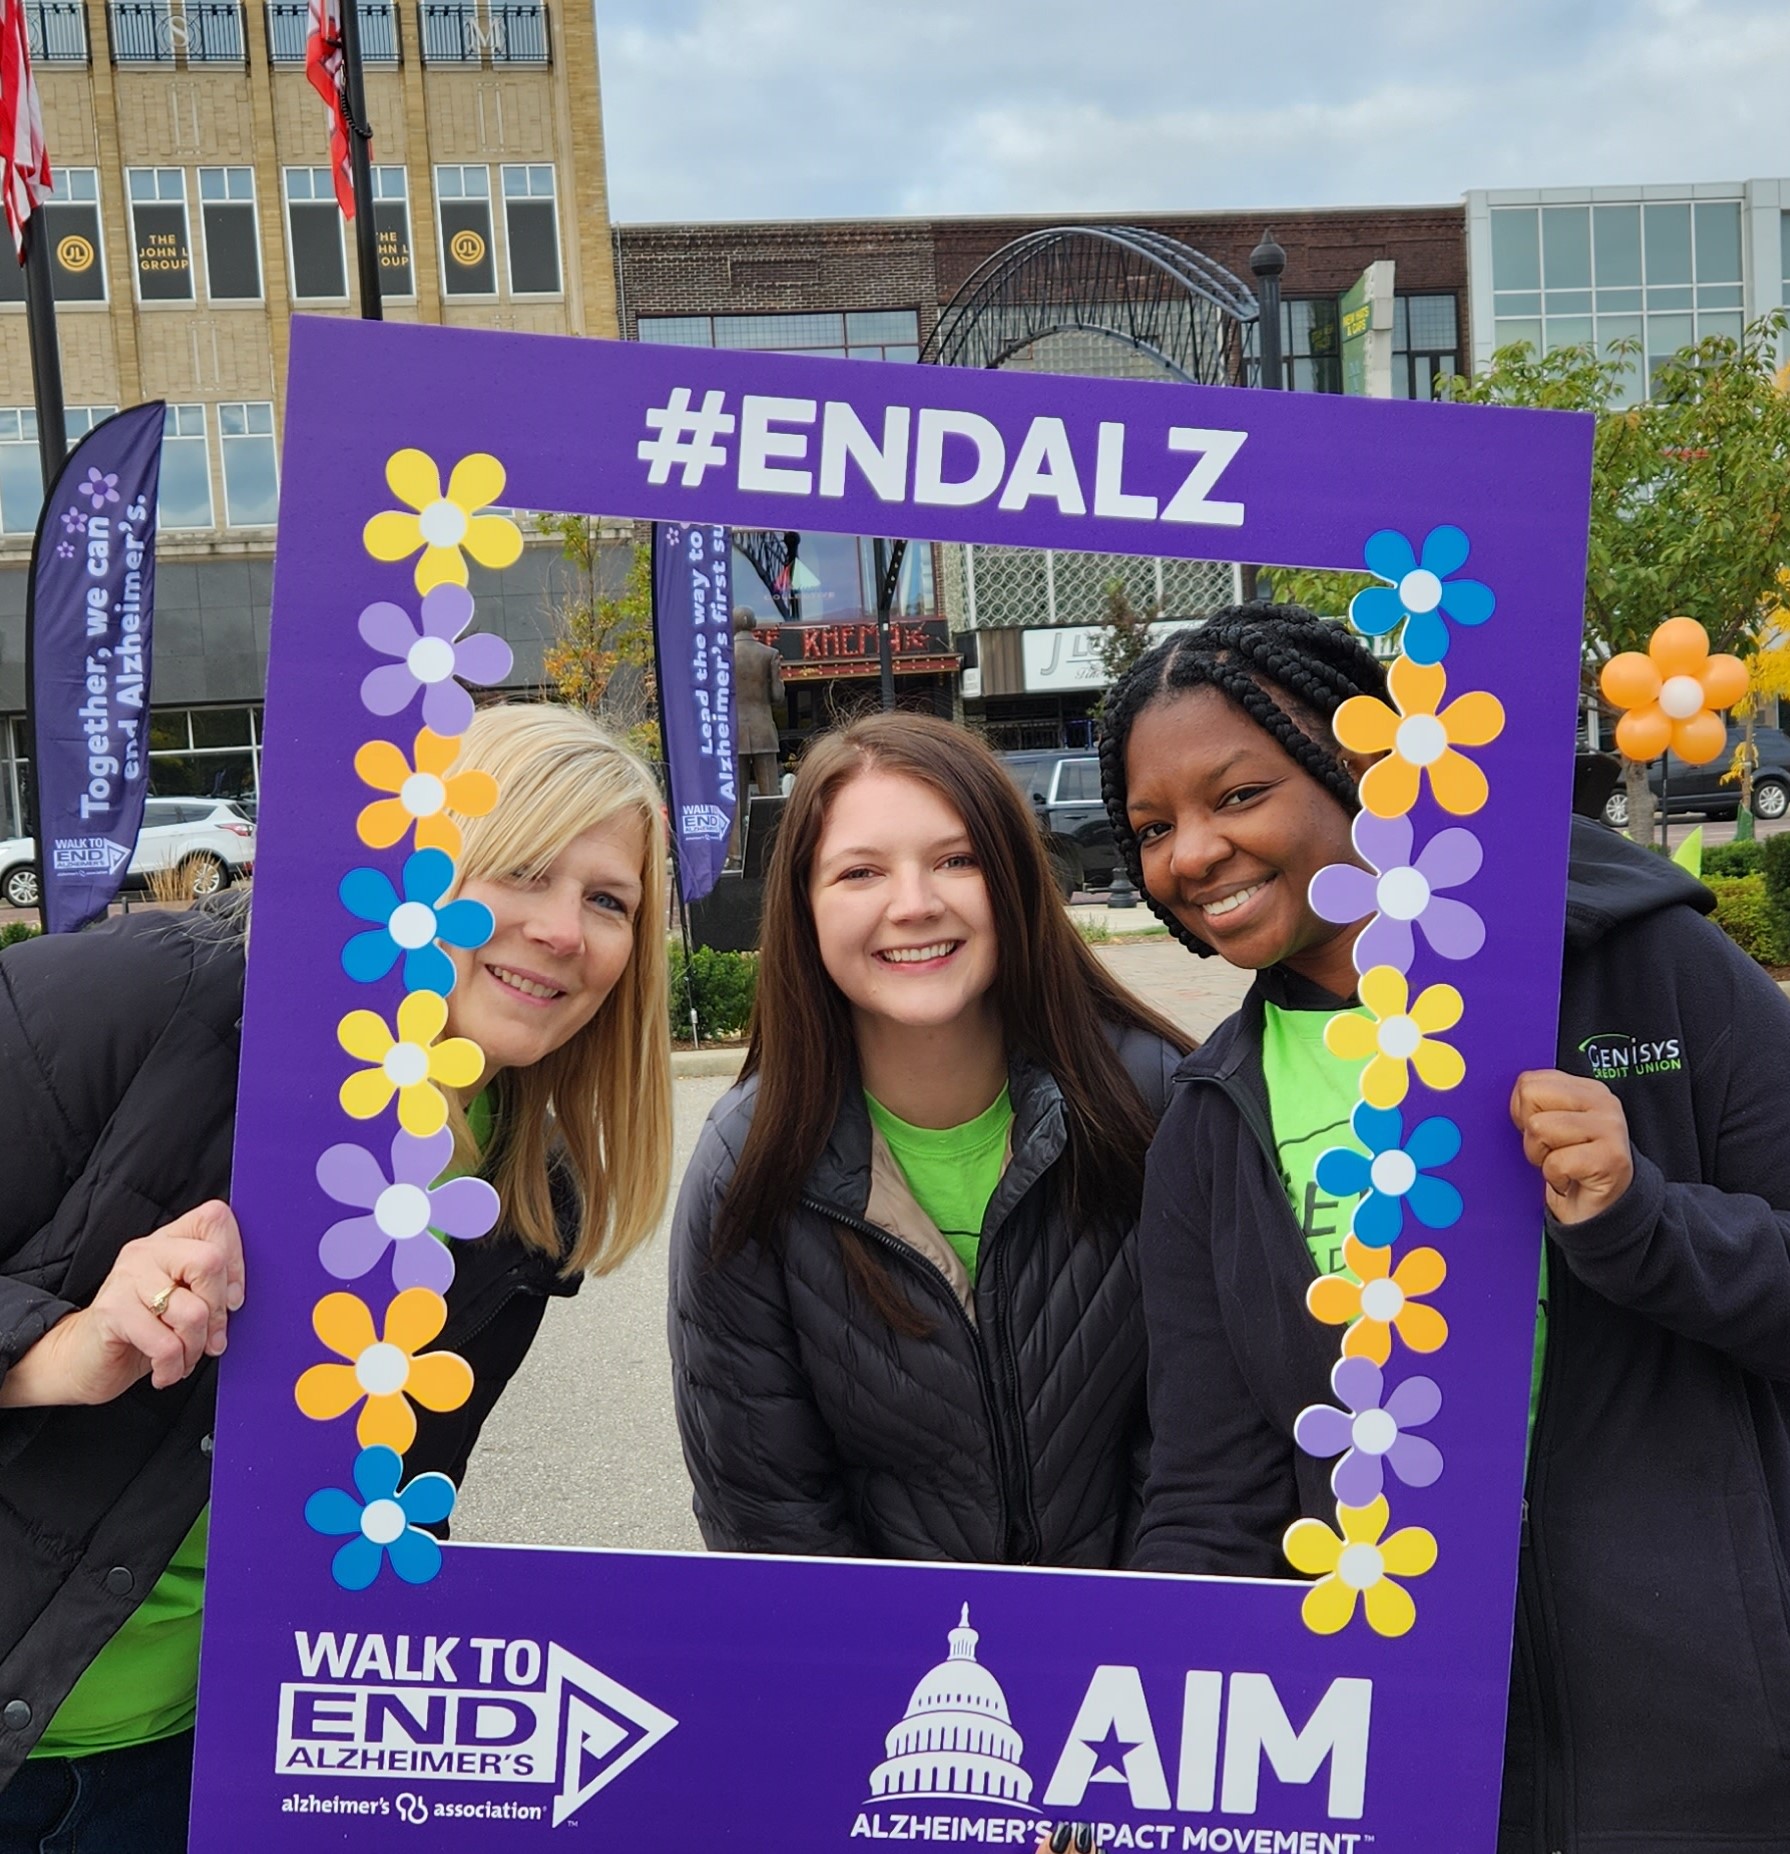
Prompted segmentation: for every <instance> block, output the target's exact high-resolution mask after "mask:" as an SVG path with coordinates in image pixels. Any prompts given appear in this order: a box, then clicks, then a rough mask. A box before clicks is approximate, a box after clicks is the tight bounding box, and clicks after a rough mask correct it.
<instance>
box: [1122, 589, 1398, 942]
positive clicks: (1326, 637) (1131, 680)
mask: <svg viewBox="0 0 1790 1854" xmlns="http://www.w3.org/2000/svg"><path fill="white" fill-rule="evenodd" d="M1201 688H1206V689H1216V690H1218V692H1219V693H1220V694H1221V695H1223V696H1224V697H1225V698H1226V699H1227V700H1228V701H1230V702H1232V703H1234V704H1235V705H1236V706H1237V707H1238V708H1240V709H1242V711H1243V712H1244V713H1245V714H1246V715H1248V716H1249V718H1250V719H1251V720H1252V721H1254V722H1255V723H1256V725H1257V726H1258V727H1260V728H1262V729H1263V730H1264V731H1265V732H1266V733H1268V734H1269V735H1270V736H1271V737H1272V738H1273V739H1274V740H1275V741H1277V742H1278V743H1279V744H1280V745H1281V746H1282V747H1283V748H1285V749H1286V752H1287V753H1288V755H1289V756H1290V757H1291V758H1292V759H1293V760H1295V761H1296V762H1297V763H1298V764H1299V765H1300V766H1302V767H1303V768H1304V769H1305V770H1306V771H1307V772H1308V773H1310V774H1311V776H1312V777H1313V778H1314V779H1316V780H1317V782H1318V783H1319V784H1320V785H1321V786H1323V787H1324V789H1325V790H1326V791H1327V792H1329V793H1330V794H1331V796H1332V797H1333V798H1335V799H1336V801H1337V803H1338V804H1340V805H1341V806H1342V807H1343V809H1344V810H1345V811H1347V812H1348V813H1349V814H1350V816H1353V815H1354V814H1355V813H1356V812H1357V811H1359V810H1360V809H1361V800H1360V798H1359V796H1358V795H1357V793H1356V790H1355V779H1354V775H1353V774H1351V773H1350V771H1349V769H1348V767H1347V766H1345V765H1344V764H1343V762H1342V759H1341V757H1340V756H1339V755H1338V753H1337V751H1336V749H1335V748H1334V747H1333V746H1331V745H1329V744H1327V743H1326V742H1325V741H1324V740H1321V739H1319V738H1318V737H1317V736H1316V735H1315V734H1314V733H1313V732H1312V726H1311V724H1312V723H1313V722H1316V723H1317V724H1318V725H1319V726H1320V727H1322V728H1325V729H1327V728H1328V725H1329V721H1330V717H1331V716H1332V715H1334V714H1335V713H1336V711H1337V709H1338V708H1340V707H1341V706H1342V704H1343V703H1344V702H1345V701H1347V700H1348V699H1349V697H1350V696H1352V695H1377V696H1381V697H1384V696H1385V693H1386V671H1385V669H1384V667H1383V666H1382V665H1381V664H1380V663H1379V661H1378V660H1377V659H1376V658H1375V657H1374V656H1373V655H1372V654H1371V653H1370V652H1369V651H1368V650H1367V649H1366V648H1365V647H1364V646H1363V645H1362V644H1361V643H1360V642H1358V641H1357V639H1356V638H1355V637H1354V636H1352V635H1351V634H1350V632H1348V631H1347V630H1346V629H1345V628H1344V627H1343V626H1341V625H1339V624H1331V623H1328V622H1326V621H1325V620H1324V619H1322V618H1319V617H1316V616H1315V615H1314V614H1313V613H1311V612H1308V611H1307V610H1306V609H1305V607H1304V606H1302V605H1270V604H1268V603H1266V602H1265V601H1261V600H1257V601H1255V602H1253V603H1251V604H1248V605H1230V606H1226V607H1225V608H1224V610H1222V611H1220V612H1216V613H1214V614H1213V616H1212V617H1210V618H1209V619H1207V620H1206V622H1205V623H1204V624H1202V625H1198V626H1193V627H1190V628H1189V629H1187V630H1185V631H1177V632H1175V633H1174V635H1173V636H1171V637H1169V638H1167V639H1165V640H1164V641H1163V642H1162V643H1160V644H1158V645H1156V647H1155V648H1154V649H1152V650H1150V651H1149V652H1147V653H1146V654H1145V655H1144V656H1142V657H1140V658H1139V659H1138V660H1137V662H1136V663H1134V664H1133V665H1132V666H1131V668H1130V669H1128V670H1127V671H1126V672H1125V674H1124V675H1123V676H1121V677H1120V678H1119V680H1118V681H1117V682H1116V683H1114V684H1113V686H1112V688H1111V689H1110V690H1109V691H1108V692H1107V697H1106V704H1105V707H1104V709H1103V711H1102V716H1101V722H1100V795H1101V797H1102V798H1103V799H1104V800H1105V801H1106V813H1107V816H1108V817H1109V818H1111V819H1112V826H1113V836H1114V838H1115V839H1116V840H1117V842H1118V847H1119V854H1120V855H1121V856H1122V857H1123V858H1124V859H1125V870H1126V873H1127V874H1128V875H1129V876H1130V877H1131V880H1132V882H1133V884H1134V885H1135V886H1136V888H1137V891H1138V893H1139V894H1140V895H1142V896H1143V898H1144V900H1145V902H1146V903H1147V904H1148V906H1149V908H1150V911H1151V912H1152V913H1153V914H1154V915H1155V916H1156V917H1157V919H1158V920H1160V921H1161V922H1162V923H1163V925H1164V926H1166V927H1167V928H1168V930H1169V932H1170V933H1171V934H1173V935H1174V937H1175V938H1176V939H1177V940H1179V941H1180V942H1181V944H1182V945H1183V946H1185V947H1187V948H1189V949H1190V950H1191V951H1193V952H1196V953H1198V954H1199V955H1200V957H1201V958H1205V957H1207V956H1208V955H1209V954H1210V953H1211V952H1212V948H1211V947H1209V946H1208V945H1207V944H1206V943H1205V941H1203V940H1201V939H1200V938H1199V937H1198V936H1197V935H1196V934H1193V933H1191V932H1189V931H1188V929H1187V928H1185V927H1184V926H1182V924H1181V923H1180V922H1179V921H1178V920H1177V919H1176V918H1175V917H1174V915H1173V914H1172V913H1170V912H1169V910H1168V909H1166V908H1164V907H1162V906H1161V905H1160V904H1159V903H1158V902H1157V901H1156V900H1155V898H1154V897H1153V896H1152V895H1151V894H1150V892H1149V890H1148V889H1147V888H1146V887H1145V886H1144V874H1143V866H1142V863H1141V861H1140V859H1139V857H1138V850H1137V837H1136V834H1135V833H1134V832H1133V831H1132V828H1131V820H1130V817H1129V815H1128V812H1127V809H1126V787H1125V747H1126V743H1127V742H1128V741H1129V739H1130V737H1131V728H1132V724H1133V723H1134V722H1135V721H1136V720H1137V717H1138V716H1139V715H1140V714H1142V713H1143V711H1144V710H1145V709H1146V708H1148V707H1149V706H1150V704H1151V703H1152V702H1154V701H1156V700H1158V699H1159V698H1161V697H1164V696H1169V695H1179V694H1182V693H1184V692H1185V691H1187V690H1190V689H1201ZM1295 711H1302V712H1303V714H1304V715H1305V716H1306V717H1308V719H1307V720H1306V722H1305V724H1304V725H1301V720H1300V713H1299V712H1295Z"/></svg>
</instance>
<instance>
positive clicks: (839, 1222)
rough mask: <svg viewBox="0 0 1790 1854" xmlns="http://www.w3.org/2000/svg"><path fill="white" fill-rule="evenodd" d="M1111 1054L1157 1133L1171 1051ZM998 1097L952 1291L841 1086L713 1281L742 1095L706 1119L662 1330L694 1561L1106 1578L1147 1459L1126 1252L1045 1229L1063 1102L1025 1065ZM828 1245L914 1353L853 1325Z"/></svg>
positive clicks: (744, 1090) (872, 1320) (1133, 1271)
mask: <svg viewBox="0 0 1790 1854" xmlns="http://www.w3.org/2000/svg"><path fill="white" fill-rule="evenodd" d="M1115 1037H1116V1040H1117V1042H1118V1047H1119V1051H1120V1055H1121V1057H1122V1058H1123V1060H1124V1062H1125V1065H1126V1068H1127V1069H1128V1071H1129V1072H1130V1074H1131V1077H1132V1079H1133V1080H1134V1081H1135V1083H1136V1084H1137V1087H1138V1090H1139V1092H1140V1093H1141V1094H1142V1095H1143V1098H1144V1100H1145V1101H1146V1102H1147V1103H1148V1105H1149V1108H1150V1112H1151V1114H1152V1116H1155V1115H1157V1114H1160V1112H1161V1110H1162V1106H1163V1103H1164V1101H1165V1100H1166V1098H1167V1088H1168V1079H1169V1076H1170V1075H1171V1073H1172V1072H1173V1070H1174V1068H1175V1065H1176V1063H1177V1062H1178V1061H1179V1060H1180V1056H1179V1053H1178V1052H1177V1051H1176V1050H1175V1049H1173V1048H1172V1047H1171V1046H1170V1045H1168V1044H1167V1043H1164V1042H1162V1041H1161V1040H1160V1039H1159V1038H1157V1037H1155V1036H1153V1035H1150V1034H1148V1033H1146V1032H1143V1031H1139V1030H1128V1031H1125V1032H1124V1033H1122V1034H1120V1033H1115ZM1010 1087H1011V1093H1012V1100H1013V1115H1014V1118H1013V1132H1012V1153H1011V1158H1010V1161H1009V1163H1008V1167H1007V1170H1006V1172H1005V1174H1004V1175H1003V1177H1002V1179H1001V1182H1000V1185H999V1186H998V1188H997V1189H996V1191H995V1195H994V1197H993V1199H992V1200H991V1201H990V1203H989V1206H988V1214H987V1217H986V1219H985V1220H984V1223H983V1235H982V1245H981V1251H980V1256H979V1267H978V1272H977V1282H976V1286H975V1289H974V1291H973V1293H972V1292H971V1291H970V1289H969V1285H968V1280H967V1277H966V1276H965V1275H964V1273H963V1269H962V1265H961V1264H960V1263H958V1262H957V1261H956V1258H955V1256H954V1255H953V1254H952V1252H951V1251H950V1249H949V1247H948V1245H946V1244H945V1243H944V1241H943V1239H942V1238H941V1237H939V1236H938V1233H937V1231H936V1229H934V1228H933V1226H932V1225H931V1223H930V1220H929V1219H927V1218H926V1216H925V1213H924V1212H923V1211H921V1210H920V1209H919V1206H918V1205H917V1204H915V1203H914V1202H913V1199H912V1196H911V1194H910V1193H908V1192H907V1189H906V1186H905V1182H904V1181H903V1180H902V1178H901V1175H900V1170H899V1168H898V1167H897V1166H896V1165H895V1164H894V1163H893V1161H892V1160H891V1159H890V1158H889V1156H888V1149H887V1147H886V1146H884V1145H883V1144H882V1142H881V1140H880V1137H877V1138H873V1135H872V1129H871V1125H870V1120H869V1116H868V1115H867V1114H866V1112H865V1110H864V1105H863V1095H862V1091H861V1089H860V1088H859V1086H858V1084H857V1081H856V1078H855V1076H854V1077H853V1079H852V1081H851V1083H850V1085H848V1087H847V1089H846V1094H845V1107H844V1109H843V1110H842V1111H841V1113H840V1116H839V1119H838V1122H837V1123H836V1124H835V1126H834V1128H833V1132H832V1137H831V1139H830V1140H829V1142H828V1144H827V1147H826V1150H825V1151H824V1152H823V1153H822V1155H821V1157H820V1160H819V1161H818V1163H817V1164H816V1166H815V1168H814V1170H813V1172H812V1173H811V1174H810V1176H809V1178H808V1181H807V1184H806V1186H805V1187H804V1190H803V1193H802V1208H801V1210H800V1212H799V1213H798V1214H797V1215H796V1216H795V1217H793V1218H792V1219H791V1220H790V1224H789V1227H788V1228H787V1229H785V1230H784V1231H783V1232H782V1240H781V1241H780V1242H779V1243H777V1244H765V1243H761V1242H754V1243H751V1244H749V1245H748V1246H747V1247H746V1248H745V1249H744V1250H743V1251H742V1252H740V1253H739V1254H737V1255H735V1256H733V1257H731V1258H730V1259H728V1260H727V1261H726V1262H724V1263H722V1264H720V1265H719V1266H717V1265H716V1264H715V1263H714V1262H713V1261H712V1259H711V1254H710V1235H711V1231H712V1230H713V1228H714V1224H715V1216H716V1210H717V1206H718V1205H719V1203H720V1201H721V1198H722V1196H723V1195H724V1193H725V1191H726V1188H727V1186H728V1184H729V1182H730V1181H731V1179H732V1177H733V1171H734V1165H735V1163H736V1161H737V1159H738V1155H739V1152H740V1150H741V1147H742V1146H743V1144H744V1141H745V1137H746V1131H747V1128H748V1127H749V1126H750V1124H751V1119H752V1111H753V1105H754V1101H755V1098H756V1095H757V1084H756V1082H755V1081H747V1082H745V1083H742V1084H741V1085H740V1086H739V1087H737V1088H735V1089H733V1090H732V1091H731V1092H729V1093H728V1094H727V1095H726V1096H724V1097H723V1098H722V1100H721V1101H720V1102H718V1103H717V1105H716V1107H715V1109H714V1111H713V1112H712V1113H711V1114H710V1115H709V1120H708V1125H707V1126H706V1127H705V1128H704V1130H703V1134H702V1138H701V1141H700V1142H699V1144H698V1146H697V1149H696V1155H695V1157H694V1159H693V1160H692V1161H691V1164H690V1169H689V1171H688V1172H687V1173H686V1174H685V1178H684V1185H683V1190H682V1193H681V1194H680V1196H679V1199H678V1207H677V1217H676V1221H675V1224H674V1226H673V1232H672V1251H671V1315H670V1321H671V1352H672V1360H673V1364H674V1373H675V1388H676V1395H677V1414H678V1424H679V1427H680V1429H681V1430H682V1432H683V1438H684V1459H685V1461H686V1462H687V1463H688V1464H689V1468H690V1477H691V1479H692V1481H694V1483H695V1486H696V1517H697V1521H698V1523H699V1524H700V1525H701V1527H702V1533H703V1537H704V1538H705V1539H706V1540H707V1541H708V1544H709V1546H710V1548H711V1549H712V1550H717V1551H760V1552H792V1553H812V1554H816V1555H823V1556H832V1557H881V1558H931V1559H950V1560H957V1561H967V1562H984V1563H991V1564H1054V1565H1080V1566H1094V1567H1106V1566H1113V1565H1122V1564H1123V1563H1124V1561H1125V1556H1126V1553H1127V1550H1128V1548H1129V1542H1130V1537H1131V1533H1132V1531H1133V1529H1134V1528H1135V1524H1136V1518H1137V1501H1138V1496H1139V1493H1140V1491H1141V1477H1142V1472H1143V1468H1144V1464H1145V1462H1146V1460H1147V1455H1148V1446H1149V1440H1148V1430H1147V1427H1146V1423H1145V1417H1144V1328H1143V1311H1142V1308H1141V1306H1140V1304H1139V1299H1138V1275H1137V1248H1136V1232H1135V1230H1134V1229H1127V1230H1125V1231H1124V1232H1123V1233H1122V1234H1121V1235H1115V1236H1113V1237H1111V1238H1100V1237H1095V1236H1091V1235H1084V1236H1081V1237H1079V1238H1078V1237H1077V1236H1076V1234H1075V1232H1073V1231H1072V1230H1070V1229H1068V1228H1067V1227H1065V1224H1064V1221H1063V1218H1062V1216H1061V1214H1060V1212H1059V1211H1058V1209H1057V1206H1056V1197H1055V1193H1054V1191H1053V1190H1052V1188H1051V1181H1050V1173H1051V1169H1052V1167H1053V1166H1054V1165H1055V1163H1056V1161H1057V1160H1058V1158H1059V1157H1060V1156H1061V1154H1062V1151H1063V1143H1064V1126H1063V1101H1062V1096H1061V1094H1060V1093H1059V1092H1058V1089H1057V1085H1056V1083H1055V1082H1054V1081H1053V1080H1052V1079H1051V1077H1050V1076H1049V1075H1048V1074H1046V1073H1045V1072H1044V1071H1043V1070H1042V1069H1039V1068H1036V1067H1034V1066H1031V1065H1029V1064H1025V1063H1016V1064H1015V1065H1014V1067H1013V1070H1012V1073H1011V1076H1010ZM890 1223H893V1224H896V1225H897V1226H898V1229H899V1233H898V1231H897V1230H896V1229H891V1228H889V1227H887V1225H888V1224H890ZM840 1226H843V1227H844V1228H846V1229H848V1230H853V1231H856V1232H857V1233H858V1239H859V1240H861V1241H862V1242H863V1243H864V1245H865V1246H866V1247H867V1248H868V1249H869V1251H870V1253H871V1254H872V1255H873V1256H874V1257H875V1259H876V1260H877V1261H878V1262H879V1263H881V1264H882V1265H883V1267H884V1268H885V1270H886V1272H887V1275H888V1277H889V1278H890V1280H891V1281H892V1282H893V1284H894V1287H895V1290H896V1292H897V1293H898V1294H899V1295H900V1296H901V1298H902V1299H903V1300H904V1301H905V1302H906V1303H907V1304H908V1305H909V1306H910V1307H911V1308H912V1309H913V1310H914V1312H915V1313H916V1314H918V1315H919V1316H920V1317H921V1319H923V1320H924V1321H925V1322H926V1323H927V1325H928V1329H929V1330H928V1331H927V1332H926V1334H925V1335H924V1336H923V1337H918V1336H909V1335H907V1334H904V1333H901V1332H898V1331H896V1330H895V1328H894V1327H892V1326H891V1325H890V1323H889V1322H888V1320H887V1319H885V1318H884V1317H883V1316H882V1315H881V1314H880V1313H879V1312H877V1311H876V1309H875V1308H874V1307H873V1306H872V1304H871V1302H870V1300H869V1298H868V1296H867V1294H866V1292H865V1289H864V1286H863V1283H862V1280H861V1277H860V1276H859V1275H858V1274H856V1273H854V1271H853V1268H852V1266H851V1262H850V1259H849V1258H848V1255H847V1252H846V1248H845V1246H844V1243H843V1242H842V1239H841V1235H840Z"/></svg>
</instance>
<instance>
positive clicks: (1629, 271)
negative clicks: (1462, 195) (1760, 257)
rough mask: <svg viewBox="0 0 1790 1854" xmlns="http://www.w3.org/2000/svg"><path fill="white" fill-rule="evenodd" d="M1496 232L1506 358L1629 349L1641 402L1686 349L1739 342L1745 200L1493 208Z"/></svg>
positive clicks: (1496, 305)
mask: <svg viewBox="0 0 1790 1854" xmlns="http://www.w3.org/2000/svg"><path fill="white" fill-rule="evenodd" d="M1491 230H1492V291H1493V295H1492V306H1493V313H1494V316H1495V318H1496V333H1495V337H1494V339H1495V344H1496V346H1498V347H1506V346H1508V345H1509V344H1510V343H1512V342H1514V341H1527V342H1528V343H1529V344H1530V345H1531V346H1532V347H1533V348H1535V349H1536V351H1537V352H1538V353H1545V352H1547V351H1548V350H1549V349H1552V348H1560V347H1574V346H1580V345H1595V346H1596V347H1597V348H1598V349H1599V350H1600V351H1602V352H1604V353H1608V352H1609V350H1610V348H1611V346H1612V344H1614V343H1615V342H1617V341H1619V340H1625V339H1633V340H1635V341H1637V342H1639V343H1640V344H1641V349H1642V363H1641V368H1642V370H1641V371H1640V373H1639V374H1638V375H1637V377H1636V379H1635V380H1634V381H1633V383H1632V385H1631V394H1634V395H1638V394H1639V393H1640V392H1642V391H1643V390H1645V388H1644V384H1643V383H1644V382H1647V383H1650V382H1651V380H1652V378H1653V376H1654V374H1655V373H1656V372H1657V370H1658V368H1659V366H1660V363H1661V362H1662V361H1664V360H1665V359H1666V358H1667V357H1668V356H1669V355H1671V354H1673V353H1674V352H1676V351H1677V350H1678V349H1679V348H1681V347H1686V346H1688V345H1689V344H1690V343H1692V342H1694V341H1701V340H1704V339H1705V338H1707V337H1708V336H1711V335H1728V336H1732V337H1736V338H1737V337H1738V336H1739V334H1740V332H1741V325H1742V320H1743V317H1744V314H1745V310H1744V298H1743V294H1742V289H1743V283H1744V273H1743V267H1742V261H1741V243H1742V241H1741V203H1740V201H1739V200H1697V201H1695V202H1693V201H1690V200H1665V201H1651V200H1649V201H1634V202H1631V203H1628V204H1620V203H1612V204H1608V205H1594V206H1541V207H1535V206H1496V207H1493V208H1492V213H1491Z"/></svg>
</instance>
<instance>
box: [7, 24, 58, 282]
mask: <svg viewBox="0 0 1790 1854" xmlns="http://www.w3.org/2000/svg"><path fill="white" fill-rule="evenodd" d="M0 184H4V187H5V191H6V227H7V230H8V231H10V232H11V233H12V246H13V250H14V251H15V252H16V253H18V254H19V256H20V258H21V260H22V258H23V255H24V249H25V221H26V220H27V219H29V218H30V217H31V215H32V213H33V212H35V211H36V210H37V208H38V206H39V205H40V204H41V202H42V200H43V198H44V195H45V194H47V193H48V192H49V191H50V187H51V184H52V183H51V180H50V155H49V150H48V149H47V148H45V147H44V119H43V111H42V109H41V108H40V107H39V106H38V101H37V85H36V84H35V83H34V82H33V81H32V77H31V52H30V48H29V47H28V46H27V44H26V42H25V3H24V0H0Z"/></svg>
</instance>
